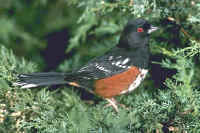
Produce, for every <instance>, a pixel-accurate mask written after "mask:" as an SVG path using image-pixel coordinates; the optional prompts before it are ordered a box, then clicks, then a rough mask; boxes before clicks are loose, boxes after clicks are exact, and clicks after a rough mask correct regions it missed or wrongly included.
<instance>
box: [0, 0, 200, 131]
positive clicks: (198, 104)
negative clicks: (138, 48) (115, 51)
mask: <svg viewBox="0 0 200 133" xmlns="http://www.w3.org/2000/svg"><path fill="white" fill-rule="evenodd" d="M199 11H200V3H199V1H198V0H193V1H188V0H181V1H180V0H175V1H171V0H161V1H160V0H96V1H94V0H84V1H78V0H71V1H67V0H59V1H50V0H41V1H30V2H29V3H28V2H26V1H11V0H8V2H7V3H5V5H4V6H1V12H2V14H1V16H0V17H1V19H0V25H1V29H0V33H1V37H0V43H1V44H0V45H1V47H0V57H1V61H0V123H1V124H0V132H2V133H4V132H5V133H6V132H18V133H21V132H39V133H40V132H41V133H54V132H55V133H66V132H70V133H88V132H89V133H116V132H117V133H127V132H134V133H136V132H138V133H140V132H148V133H150V132H159V133H160V132H164V133H165V132H167V131H172V132H192V133H193V132H194V133H198V132H200V124H199V121H200V112H199V111H200V88H199V86H200V84H199V81H200V76H199V75H200V69H199V68H200V64H199V53H200V42H199V40H198V38H199V31H200V26H199V22H200V18H199V16H200V14H199V13H200V12H199ZM137 17H144V18H145V19H147V20H149V21H151V23H153V24H154V25H158V26H160V27H161V30H160V31H158V32H157V33H155V34H154V35H153V36H152V39H151V43H150V48H151V52H152V53H153V56H157V55H158V54H159V55H162V56H163V59H162V61H161V62H154V63H157V64H160V65H161V66H162V67H163V68H168V69H169V70H176V73H175V74H174V75H173V76H172V77H169V78H167V79H166V80H165V82H164V84H165V87H155V85H154V83H153V81H152V80H151V78H150V77H151V75H148V78H147V79H146V80H145V82H144V83H143V84H142V85H141V86H140V87H139V88H138V89H137V90H136V91H135V92H132V93H130V94H128V95H122V96H119V97H117V100H118V101H119V102H120V103H122V104H124V105H126V106H127V107H128V110H126V109H124V108H120V111H119V113H118V114H116V113H115V112H114V111H113V109H112V108H104V105H105V104H106V101H103V100H102V101H99V102H98V104H88V103H87V102H85V101H83V100H81V99H80V95H81V94H79V92H78V91H74V90H77V88H73V89H72V87H66V86H61V87H59V88H58V89H55V90H49V89H47V88H35V89H26V90H25V89H20V88H19V87H16V86H14V85H13V83H14V82H16V80H17V77H16V76H17V74H19V73H31V72H33V71H39V70H38V69H40V68H41V66H42V65H43V61H42V60H41V56H40V55H39V52H38V51H39V50H41V49H44V48H45V47H46V40H45V37H44V36H46V35H47V34H49V33H51V32H54V31H58V30H60V29H63V28H66V27H67V28H68V30H69V32H70V34H71V35H72V37H71V38H70V41H69V45H68V47H67V49H66V53H67V52H71V51H72V50H75V52H74V53H75V54H73V56H72V57H70V58H68V59H67V60H65V61H64V63H62V64H61V65H60V66H59V67H58V69H59V70H62V71H69V70H71V69H74V68H76V67H79V66H81V65H83V64H84V63H86V62H87V61H88V60H89V59H91V58H93V57H95V56H98V55H102V54H103V53H104V52H106V51H107V50H109V49H110V48H111V47H113V46H114V45H115V44H116V43H117V42H118V40H119V36H120V32H121V30H122V29H123V27H124V25H125V24H126V22H127V21H128V19H130V18H137ZM167 19H168V20H170V21H168V22H171V23H172V24H169V23H167V24H166V23H164V24H163V23H162V22H163V20H165V21H166V20H167ZM173 23H176V24H173ZM177 27H178V28H177ZM175 29H176V30H175ZM177 40H178V41H177ZM66 45H67V44H66ZM8 49H12V51H13V52H12V51H11V50H8ZM13 53H14V54H13ZM16 55H18V56H25V55H26V57H25V58H26V59H21V57H20V58H19V57H16ZM30 59H31V60H32V62H34V63H31V62H30V61H27V60H30ZM35 64H38V66H37V67H36V65H35Z"/></svg>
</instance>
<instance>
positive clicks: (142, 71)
mask: <svg viewBox="0 0 200 133" xmlns="http://www.w3.org/2000/svg"><path fill="white" fill-rule="evenodd" d="M157 29H158V28H157V27H153V26H152V25H151V24H149V23H148V22H147V21H146V20H144V19H136V20H129V22H128V23H127V25H126V26H125V28H124V31H123V32H122V35H121V38H120V41H119V43H118V44H117V45H116V46H115V47H114V48H112V49H111V50H110V51H108V52H107V53H105V54H104V55H103V56H100V57H97V58H95V59H92V60H91V61H89V62H88V63H87V64H86V65H84V66H83V67H81V68H80V69H77V70H75V71H73V72H71V73H57V72H47V73H33V74H21V75H19V82H17V83H15V85H19V86H21V87H22V88H31V87H37V86H43V85H56V84H69V85H72V86H77V87H82V88H87V89H88V88H89V89H88V90H89V91H90V92H92V93H94V94H97V95H99V96H101V97H102V98H104V99H106V100H107V101H108V102H109V103H110V105H111V106H113V107H114V109H115V110H116V111H118V108H117V105H116V101H115V100H114V98H113V97H114V96H117V95H121V94H124V93H127V92H131V91H133V90H134V89H136V88H137V87H138V86H139V85H140V83H141V81H142V80H143V79H144V78H145V76H146V74H147V72H148V62H149V46H148V42H149V34H150V33H151V32H153V31H155V30H157Z"/></svg>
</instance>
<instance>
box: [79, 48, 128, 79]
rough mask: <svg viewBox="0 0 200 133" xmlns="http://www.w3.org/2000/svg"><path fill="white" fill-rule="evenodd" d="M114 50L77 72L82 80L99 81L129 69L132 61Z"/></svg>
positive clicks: (117, 50) (118, 50)
mask: <svg viewBox="0 0 200 133" xmlns="http://www.w3.org/2000/svg"><path fill="white" fill-rule="evenodd" d="M120 50H121V49H119V48H118V49H116V48H115V49H113V50H111V51H109V53H107V54H105V55H103V56H100V57H97V58H95V59H93V60H91V61H90V62H88V63H87V64H86V65H84V66H83V67H81V68H80V69H79V70H78V71H76V75H79V76H80V78H81V79H87V80H97V79H103V78H106V77H110V76H112V75H115V74H118V73H121V72H123V71H125V70H127V69H128V68H129V66H130V65H131V59H130V57H128V56H127V55H126V54H119V53H124V52H122V51H120Z"/></svg>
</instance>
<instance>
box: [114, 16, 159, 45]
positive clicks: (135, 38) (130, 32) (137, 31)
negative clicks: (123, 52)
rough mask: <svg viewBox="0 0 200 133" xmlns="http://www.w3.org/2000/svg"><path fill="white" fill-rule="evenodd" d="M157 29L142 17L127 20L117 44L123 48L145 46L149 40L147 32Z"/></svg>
mask: <svg viewBox="0 0 200 133" xmlns="http://www.w3.org/2000/svg"><path fill="white" fill-rule="evenodd" d="M157 29H158V28H157V27H153V26H152V25H151V24H149V23H148V22H147V21H146V20H144V19H134V20H129V21H128V23H127V25H126V26H125V28H124V30H123V32H122V35H121V38H120V41H119V44H118V45H117V46H118V47H123V48H139V47H145V46H147V45H148V42H149V34H150V33H152V32H153V31H156V30H157Z"/></svg>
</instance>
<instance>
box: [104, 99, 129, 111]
mask: <svg viewBox="0 0 200 133" xmlns="http://www.w3.org/2000/svg"><path fill="white" fill-rule="evenodd" d="M106 100H107V101H108V102H109V103H108V104H106V105H105V106H104V107H105V108H106V107H110V106H112V107H113V108H114V110H115V111H116V112H119V109H118V106H117V105H120V106H121V107H123V108H124V109H126V110H129V108H128V107H126V106H125V105H124V104H120V103H118V102H117V101H116V100H115V99H114V98H106Z"/></svg>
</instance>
